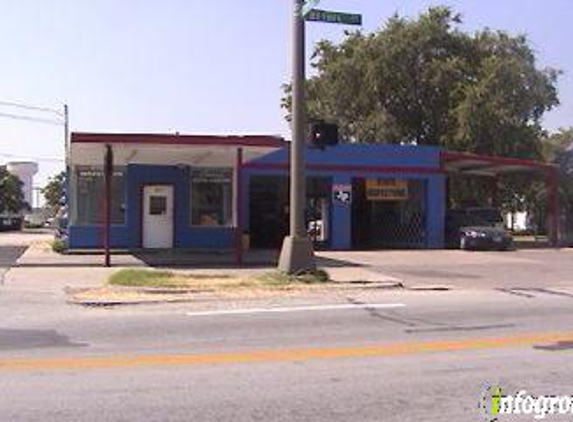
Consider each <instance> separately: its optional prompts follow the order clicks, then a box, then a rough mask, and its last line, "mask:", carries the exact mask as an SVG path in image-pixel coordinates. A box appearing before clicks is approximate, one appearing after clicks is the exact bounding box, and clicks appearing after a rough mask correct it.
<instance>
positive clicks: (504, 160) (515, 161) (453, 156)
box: [441, 151, 555, 170]
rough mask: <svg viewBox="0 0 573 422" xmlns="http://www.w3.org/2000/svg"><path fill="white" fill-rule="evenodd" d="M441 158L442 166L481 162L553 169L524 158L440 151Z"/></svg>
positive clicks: (547, 165)
mask: <svg viewBox="0 0 573 422" xmlns="http://www.w3.org/2000/svg"><path fill="white" fill-rule="evenodd" d="M441 158H442V163H443V164H445V163H448V162H455V161H466V160H471V161H481V162H486V163H491V164H495V165H502V166H503V165H506V166H523V167H531V168H533V169H542V170H550V169H553V168H554V167H555V166H554V165H553V164H547V163H542V162H541V161H534V160H527V159H524V158H513V157H495V156H492V155H479V154H471V153H466V152H451V151H442V153H441Z"/></svg>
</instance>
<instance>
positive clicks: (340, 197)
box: [332, 183, 352, 204]
mask: <svg viewBox="0 0 573 422" xmlns="http://www.w3.org/2000/svg"><path fill="white" fill-rule="evenodd" d="M332 198H333V199H334V200H335V201H337V202H341V203H343V204H350V203H351V202H352V185H351V184H347V183H337V184H333V185H332Z"/></svg>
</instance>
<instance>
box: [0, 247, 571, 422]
mask: <svg viewBox="0 0 573 422" xmlns="http://www.w3.org/2000/svg"><path fill="white" fill-rule="evenodd" d="M8 243H10V242H8ZM12 243H13V246H14V247H18V246H19V247H22V245H21V244H16V243H15V242H12ZM24 243H25V242H24ZM0 245H2V246H1V247H4V246H6V242H4V243H2V242H0ZM3 250H7V251H8V249H3ZM568 254H570V252H563V255H559V256H558V255H555V256H554V259H555V260H554V261H551V260H550V259H548V260H547V262H548V263H549V266H548V267H547V268H549V269H546V270H545V271H541V269H540V268H537V265H538V264H532V267H531V268H533V267H535V268H537V269H536V271H538V272H541V273H545V274H546V279H545V280H544V281H543V284H542V285H541V287H535V284H534V283H533V280H534V278H535V277H537V275H534V276H533V277H530V278H528V279H527V280H528V282H527V284H526V285H525V286H524V285H522V286H521V287H520V288H514V289H506V288H502V287H503V285H502V287H499V286H498V285H497V284H496V283H491V284H488V280H487V279H485V281H484V287H483V288H480V289H475V288H468V289H461V288H460V289H457V290H453V291H447V292H431V291H424V292H419V291H418V292H413V291H383V292H372V293H369V294H354V293H347V294H342V295H340V297H339V298H338V301H337V307H336V308H328V307H327V308H322V309H321V308H317V306H319V307H320V306H322V305H325V304H324V303H321V302H320V300H317V299H316V298H315V299H314V302H311V301H309V302H308V303H296V304H294V305H292V306H290V307H289V308H287V309H284V308H282V311H281V312H273V313H269V312H260V309H259V310H257V309H255V310H253V311H246V312H242V313H235V314H228V313H217V312H215V313H209V314H200V313H197V311H200V309H198V307H200V304H177V305H175V304H173V305H169V306H167V305H156V306H140V307H138V306H134V307H125V308H111V309H105V308H104V309H102V308H81V307H76V306H68V305H65V304H64V303H63V302H62V298H61V295H56V294H55V293H54V290H53V289H42V288H40V287H41V286H38V287H37V288H36V287H35V286H34V283H33V281H32V282H27V283H26V285H25V287H24V288H22V287H19V286H17V285H14V284H11V283H8V284H6V285H4V286H0V421H15V422H20V421H26V422H28V421H30V422H31V421H42V422H51V421H54V422H56V421H57V422H67V421H70V422H72V421H73V422H77V421H94V422H95V421H97V422H101V421H104V422H105V421H113V422H119V421H143V422H148V421H149V422H151V421H158V422H159V421H160V422H163V421H181V422H183V421H265V422H266V421H276V420H277V421H329V422H330V421H397V422H398V421H400V422H403V421H405V422H410V421H411V422H414V421H453V420H455V421H479V420H485V419H483V417H482V414H481V413H480V410H479V409H478V402H479V400H480V397H481V395H482V393H483V392H484V391H485V390H486V389H487V388H488V387H489V386H501V387H502V388H503V390H504V391H505V392H508V393H516V392H517V391H519V390H526V391H528V392H531V393H532V394H534V395H553V394H556V395H565V394H573V382H572V381H571V380H572V379H573V365H571V359H572V358H573V286H571V285H570V284H567V283H563V280H562V279H561V277H562V274H563V272H562V268H564V267H566V266H567V265H568V264H560V262H562V260H564V259H567V257H569V256H570V255H568ZM3 256H8V255H3ZM435 256H436V259H435V260H434V262H433V263H434V266H433V267H430V266H429V267H428V271H430V272H431V271H434V274H436V273H435V272H437V271H439V270H440V268H442V270H443V271H450V272H453V270H454V266H453V264H452V265H450V266H445V265H443V264H442V263H441V261H440V259H443V260H447V259H446V258H440V256H442V255H435ZM468 256H473V257H474V259H478V260H482V258H483V260H484V262H485V261H488V260H487V259H486V258H485V257H487V255H468ZM507 257H511V256H510V255H507ZM558 257H560V258H558ZM512 259H515V256H514V257H513V258H512ZM520 259H524V258H520ZM528 259H529V260H530V261H533V260H536V262H538V261H539V260H540V258H539V257H538V256H535V258H533V257H531V258H528ZM541 260H543V259H541ZM12 261H13V260H12ZM6 262H7V264H10V262H11V261H10V260H8V259H7V260H6ZM404 262H405V261H404ZM488 262H490V266H491V268H488V269H487V271H489V272H490V273H492V274H493V273H495V270H494V267H495V266H496V265H497V266H498V270H497V271H498V272H502V271H506V272H507V271H512V268H513V271H515V273H518V272H519V271H522V270H521V269H519V268H518V267H517V266H514V267H512V266H511V265H510V264H509V263H508V261H503V262H502V261H500V260H499V259H498V260H496V259H495V258H493V259H490V260H489V261H488ZM374 263H376V261H374ZM399 264H400V262H399V261H396V260H395V261H394V262H393V263H392V265H395V266H397V265H399ZM400 265H402V264H400ZM466 265H469V263H466ZM472 265H473V264H472ZM484 265H485V264H484ZM553 266H554V267H555V269H554V271H551V270H550V268H552V267H553ZM402 268H403V267H402ZM409 268H410V267H409ZM468 268H469V267H468V266H466V268H465V269H464V270H462V271H466V272H467V271H468ZM46 271H53V269H47V270H46ZM460 277H461V276H460ZM456 280H457V278H456ZM442 282H443V281H442ZM473 282H475V279H474V280H473ZM305 304H306V305H309V306H311V307H312V308H311V309H307V310H300V309H296V308H297V307H299V306H303V305H305ZM368 304H370V305H371V306H367V305H368ZM282 305H284V303H283V304H282ZM326 305H328V304H326ZM341 305H344V306H346V307H347V306H353V305H355V306H356V307H354V308H345V309H341V308H340V306H341ZM374 305H376V306H374ZM381 305H389V307H386V308H385V307H381ZM225 306H226V307H227V308H229V306H230V305H229V304H227V305H225ZM244 306H247V307H249V306H253V307H256V308H260V307H261V306H263V307H267V306H270V305H269V304H268V303H267V304H249V305H244ZM272 306H278V305H276V304H275V305H272ZM293 307H294V308H295V309H293ZM230 310H232V309H225V310H224V312H229V311H230ZM570 418H571V415H569V419H570ZM569 419H567V418H561V419H559V418H555V417H547V418H546V420H569ZM500 420H501V421H503V420H504V419H500ZM508 420H534V419H533V417H525V418H524V417H522V418H521V419H519V418H518V419H515V418H513V419H508Z"/></svg>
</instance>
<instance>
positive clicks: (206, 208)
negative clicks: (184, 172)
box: [191, 168, 233, 226]
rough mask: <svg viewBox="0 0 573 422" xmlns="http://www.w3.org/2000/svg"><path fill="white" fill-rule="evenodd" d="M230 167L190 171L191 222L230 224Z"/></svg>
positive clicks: (217, 224)
mask: <svg viewBox="0 0 573 422" xmlns="http://www.w3.org/2000/svg"><path fill="white" fill-rule="evenodd" d="M232 180H233V171H232V170H231V169H221V168H205V169H195V170H192V171H191V224H192V225H194V226H230V225H232V218H233V217H232V203H233V198H232V196H233V195H232Z"/></svg>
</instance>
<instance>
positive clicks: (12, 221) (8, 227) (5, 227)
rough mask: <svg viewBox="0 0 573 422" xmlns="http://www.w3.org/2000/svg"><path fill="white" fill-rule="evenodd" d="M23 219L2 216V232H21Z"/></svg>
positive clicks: (0, 222)
mask: <svg viewBox="0 0 573 422" xmlns="http://www.w3.org/2000/svg"><path fill="white" fill-rule="evenodd" d="M22 224H23V218H22V217H20V216H6V215H2V216H0V231H12V230H21V229H22Z"/></svg>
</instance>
